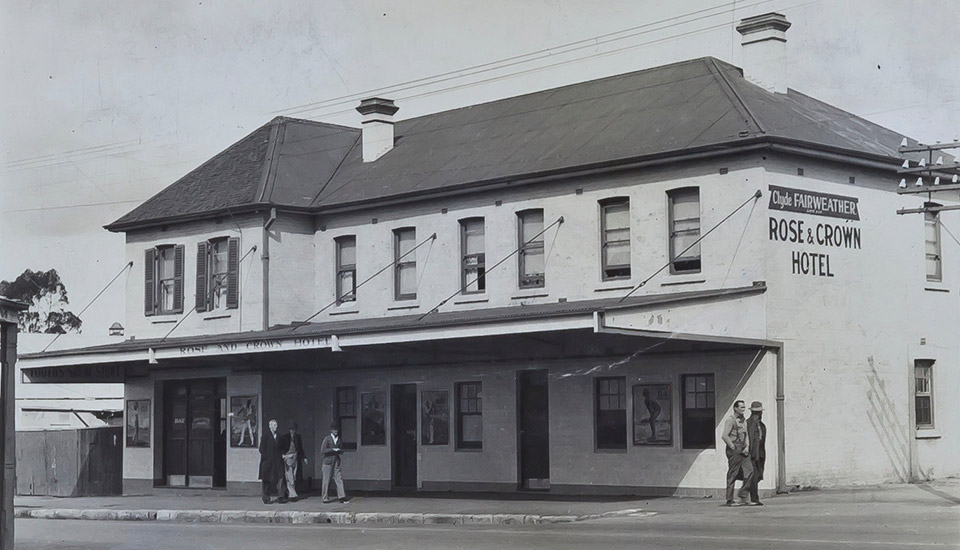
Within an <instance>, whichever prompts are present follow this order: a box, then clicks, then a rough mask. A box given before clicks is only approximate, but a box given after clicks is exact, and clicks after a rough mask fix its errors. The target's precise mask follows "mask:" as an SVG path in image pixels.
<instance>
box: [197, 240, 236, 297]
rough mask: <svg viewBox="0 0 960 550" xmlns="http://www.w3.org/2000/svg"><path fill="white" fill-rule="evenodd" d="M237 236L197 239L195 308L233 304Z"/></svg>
mask: <svg viewBox="0 0 960 550" xmlns="http://www.w3.org/2000/svg"><path fill="white" fill-rule="evenodd" d="M239 260H240V239H238V238H236V237H230V238H227V237H223V238H219V239H211V240H209V241H203V242H199V243H197V311H214V310H217V309H224V308H229V309H233V308H236V307H237V306H238V305H239V304H238V301H239V300H238V295H239V285H238V279H239V278H238V269H239Z"/></svg>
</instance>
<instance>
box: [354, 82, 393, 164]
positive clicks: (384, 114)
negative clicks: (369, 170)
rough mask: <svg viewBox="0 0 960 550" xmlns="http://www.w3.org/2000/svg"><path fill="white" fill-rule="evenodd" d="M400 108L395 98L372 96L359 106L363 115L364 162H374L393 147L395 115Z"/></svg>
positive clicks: (358, 109)
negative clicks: (394, 100)
mask: <svg viewBox="0 0 960 550" xmlns="http://www.w3.org/2000/svg"><path fill="white" fill-rule="evenodd" d="M398 110H400V108H399V107H397V106H396V105H395V104H394V103H393V100H391V99H383V98H380V97H372V98H370V99H364V100H363V101H361V102H360V105H359V106H358V107H357V112H358V113H360V114H361V115H363V130H362V131H361V136H362V137H361V141H362V142H363V162H373V161H375V160H377V159H378V158H380V157H382V156H383V155H385V154H386V153H387V152H388V151H390V149H393V115H394V114H396V112H397V111H398Z"/></svg>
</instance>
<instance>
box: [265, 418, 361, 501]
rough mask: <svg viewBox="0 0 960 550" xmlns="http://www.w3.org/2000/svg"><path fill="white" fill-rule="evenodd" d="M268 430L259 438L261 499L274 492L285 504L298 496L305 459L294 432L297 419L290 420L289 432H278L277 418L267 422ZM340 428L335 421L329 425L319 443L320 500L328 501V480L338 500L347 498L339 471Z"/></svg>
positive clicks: (340, 452)
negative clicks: (333, 485) (298, 482)
mask: <svg viewBox="0 0 960 550" xmlns="http://www.w3.org/2000/svg"><path fill="white" fill-rule="evenodd" d="M268 425H269V427H270V431H268V432H267V433H265V434H263V437H262V438H261V439H260V480H261V481H262V482H263V483H262V498H263V503H264V504H268V503H269V502H270V493H271V492H273V491H274V490H275V491H276V493H277V497H278V498H277V502H278V503H280V504H284V503H286V502H290V501H296V500H297V499H298V498H300V495H299V493H298V492H297V481H298V479H300V480H302V478H303V465H304V464H307V463H308V460H307V456H306V453H305V452H304V450H303V439H302V438H301V437H300V434H298V433H297V423H296V422H293V423H291V424H290V431H289V433H286V434H282V435H278V434H277V427H278V424H277V421H276V420H271V421H270V422H269V424H268ZM342 454H343V450H342V449H341V448H340V431H339V426H337V424H336V423H334V424H331V425H330V433H329V434H328V435H327V436H326V437H324V438H323V442H322V443H321V444H320V460H321V463H320V470H321V473H322V474H323V484H322V496H323V502H325V503H326V502H331V499H330V498H328V497H327V495H328V490H329V488H330V480H331V479H333V481H334V483H335V484H336V486H337V498H338V499H339V500H340V502H347V501H348V500H349V499H348V498H347V494H346V491H344V489H343V474H342V472H341V468H340V465H341V459H340V457H341V455H342Z"/></svg>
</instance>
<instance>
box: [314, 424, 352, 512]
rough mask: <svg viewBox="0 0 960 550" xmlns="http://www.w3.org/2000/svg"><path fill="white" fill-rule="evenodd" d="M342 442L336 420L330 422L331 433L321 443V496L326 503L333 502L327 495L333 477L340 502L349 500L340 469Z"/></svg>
mask: <svg viewBox="0 0 960 550" xmlns="http://www.w3.org/2000/svg"><path fill="white" fill-rule="evenodd" d="M340 444H341V441H340V427H339V426H338V425H337V423H336V422H334V423H333V424H330V433H329V434H328V435H327V436H326V437H324V438H323V443H321V444H320V456H321V460H322V462H321V464H320V471H321V472H322V473H323V484H322V486H321V496H322V497H323V502H324V503H327V502H332V499H330V498H329V497H328V496H327V495H329V492H328V491H329V490H330V478H331V477H332V478H333V482H334V483H335V484H336V485H337V498H338V499H339V500H340V502H347V501H348V500H349V499H348V498H347V493H346V491H344V490H343V474H342V473H341V471H340V456H341V455H342V454H343V450H342V449H341V448H340Z"/></svg>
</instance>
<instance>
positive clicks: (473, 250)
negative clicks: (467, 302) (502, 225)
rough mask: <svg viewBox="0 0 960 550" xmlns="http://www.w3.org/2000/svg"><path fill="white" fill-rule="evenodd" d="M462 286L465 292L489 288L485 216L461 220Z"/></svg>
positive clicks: (475, 291) (476, 291)
mask: <svg viewBox="0 0 960 550" xmlns="http://www.w3.org/2000/svg"><path fill="white" fill-rule="evenodd" d="M460 256H461V264H462V269H461V274H460V288H462V289H463V293H464V294H469V293H478V292H484V291H485V290H486V289H487V281H486V273H487V268H486V256H485V254H484V245H483V218H467V219H464V220H460Z"/></svg>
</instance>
